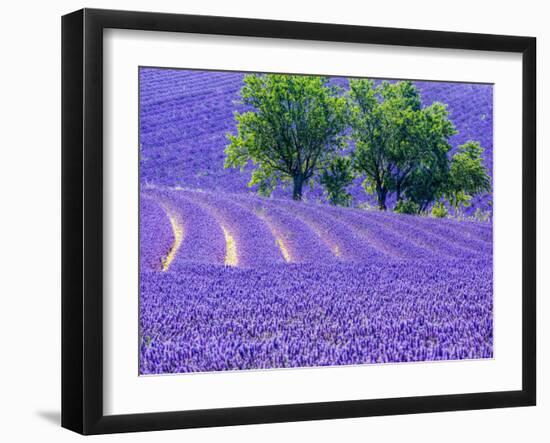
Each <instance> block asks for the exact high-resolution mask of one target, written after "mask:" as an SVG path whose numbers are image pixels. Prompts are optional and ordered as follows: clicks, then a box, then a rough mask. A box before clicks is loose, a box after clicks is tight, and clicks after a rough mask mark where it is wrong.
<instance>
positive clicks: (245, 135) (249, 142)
mask: <svg viewBox="0 0 550 443" xmlns="http://www.w3.org/2000/svg"><path fill="white" fill-rule="evenodd" d="M241 98H242V103H243V104H245V105H247V106H249V107H250V108H251V110H250V111H248V112H244V113H236V114H235V119H236V121H237V134H236V135H233V134H228V138H229V142H230V143H229V145H228V146H227V147H226V149H225V153H226V159H225V167H226V168H229V167H232V168H241V170H242V169H243V168H244V167H245V166H246V165H247V164H249V162H252V164H254V165H256V167H255V169H254V171H253V173H252V176H251V179H250V182H249V183H248V185H249V186H254V185H258V191H259V192H260V193H262V194H264V195H269V194H270V193H271V192H272V191H273V189H274V188H275V187H276V186H277V185H278V184H283V186H284V185H286V184H288V183H292V186H293V191H292V197H293V198H294V199H295V200H301V199H302V190H303V186H304V185H305V184H307V183H308V182H309V180H310V179H311V178H312V177H313V176H314V175H315V174H316V173H318V172H319V171H320V170H322V169H323V168H324V166H325V165H326V164H327V163H328V162H329V161H331V159H332V157H333V155H335V154H336V153H337V152H338V151H339V150H341V148H342V147H343V145H344V137H343V135H342V134H343V130H344V129H345V125H346V99H345V98H344V97H342V96H341V94H340V90H339V89H338V88H336V87H335V86H331V85H330V84H329V82H328V79H327V78H326V77H319V76H303V75H283V74H252V75H247V76H246V77H245V79H244V86H243V88H242V89H241Z"/></svg>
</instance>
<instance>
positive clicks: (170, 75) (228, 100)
mask: <svg viewBox="0 0 550 443" xmlns="http://www.w3.org/2000/svg"><path fill="white" fill-rule="evenodd" d="M242 79H243V74H241V73H233V72H208V71H190V70H176V69H158V68H141V70H140V144H141V146H140V154H141V157H140V158H141V164H140V171H141V181H142V184H147V183H149V184H157V185H167V186H182V187H186V188H198V189H205V190H221V191H224V190H227V189H231V191H232V192H240V193H250V192H251V190H250V188H248V187H247V183H248V180H249V178H250V171H251V168H250V167H249V168H248V169H247V170H246V171H245V172H244V173H241V172H239V171H238V170H233V169H224V167H223V163H224V148H225V146H226V144H227V139H226V133H227V132H235V121H234V112H235V111H243V110H244V108H243V106H242V105H240V104H239V103H238V101H239V91H240V89H241V87H242ZM332 81H333V82H334V83H336V84H338V85H340V86H343V87H345V86H346V83H347V80H346V79H343V78H334V79H333V80H332ZM416 85H417V87H418V88H419V90H420V92H421V94H422V101H423V104H424V105H429V104H431V103H432V102H433V101H441V102H443V103H447V104H448V106H449V112H450V117H451V120H452V121H453V123H454V124H455V126H456V128H457V129H458V131H459V133H458V134H457V135H456V136H454V137H453V138H452V139H451V144H452V145H453V147H455V148H456V146H458V145H460V144H462V143H464V142H466V141H468V140H470V139H473V140H478V141H480V142H481V144H482V146H483V147H484V148H485V154H484V160H485V165H486V166H487V168H488V170H489V172H490V174H491V175H492V158H493V156H492V152H493V89H492V86H491V85H478V84H466V83H443V82H416ZM360 183H361V180H359V179H358V180H357V181H356V183H355V184H354V186H353V188H352V195H353V196H354V198H355V201H356V203H360V202H364V201H368V202H372V201H373V200H372V197H370V196H367V195H366V194H365V192H364V190H363V189H362V187H361V186H360ZM288 194H289V191H283V190H278V191H277V192H276V196H279V197H288ZM305 197H306V198H307V199H308V200H310V201H316V202H323V201H324V198H323V195H322V190H321V189H319V187H316V188H315V189H313V190H307V191H306V194H305ZM490 202H491V197H490V196H488V195H486V196H483V197H481V198H476V199H475V200H474V204H473V206H472V207H471V208H470V209H469V210H468V211H467V212H468V213H472V212H473V211H474V210H475V209H476V208H478V207H479V208H482V209H484V210H490V209H491V204H490Z"/></svg>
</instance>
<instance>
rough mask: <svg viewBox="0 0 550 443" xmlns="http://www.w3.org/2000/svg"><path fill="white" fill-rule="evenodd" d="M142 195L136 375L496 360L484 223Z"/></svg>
mask: <svg viewBox="0 0 550 443" xmlns="http://www.w3.org/2000/svg"><path fill="white" fill-rule="evenodd" d="M141 196H142V197H141V215H140V223H141V226H140V231H141V273H140V276H141V278H140V373H141V374H160V373H180V372H196V371H201V372H202V371H220V370H234V369H262V368H282V367H307V366H324V365H344V364H367V363H380V362H409V361H426V360H450V359H465V358H471V359H474V358H476V359H477V358H490V357H492V355H493V336H492V259H491V257H492V251H491V249H492V247H491V245H492V230H491V226H490V225H488V224H484V223H475V222H456V221H453V220H441V219H430V218H424V217H414V216H407V215H399V214H393V213H381V212H377V211H364V210H358V209H350V208H340V207H330V206H326V205H315V204H309V203H296V202H293V201H288V200H284V199H282V200H277V199H263V198H259V197H256V196H246V195H242V194H222V193H214V192H205V191H196V190H187V189H171V188H165V187H150V188H147V189H145V188H144V189H142V192H141ZM231 252H232V253H233V255H234V256H233V257H232V258H231V257H230V261H229V262H228V256H231ZM168 258H169V259H168Z"/></svg>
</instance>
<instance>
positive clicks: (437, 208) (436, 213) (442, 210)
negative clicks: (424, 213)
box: [432, 202, 449, 218]
mask: <svg viewBox="0 0 550 443" xmlns="http://www.w3.org/2000/svg"><path fill="white" fill-rule="evenodd" d="M447 215H449V212H448V211H447V208H446V207H445V204H444V203H443V202H437V203H436V204H435V205H433V207H432V216H433V217H436V218H445V217H447Z"/></svg>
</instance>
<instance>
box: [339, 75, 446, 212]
mask: <svg viewBox="0 0 550 443" xmlns="http://www.w3.org/2000/svg"><path fill="white" fill-rule="evenodd" d="M349 101H350V103H349V109H350V125H351V128H352V139H353V140H354V141H355V151H354V153H353V154H352V155H353V166H354V169H355V171H356V172H357V173H358V174H359V175H361V176H363V177H364V181H363V185H364V187H365V190H366V191H367V192H369V193H374V194H376V197H377V199H378V206H379V208H380V209H386V198H387V196H388V194H389V193H395V196H396V201H397V202H399V201H401V200H402V199H403V198H408V199H409V200H411V201H415V203H417V204H418V206H419V207H423V206H425V205H426V204H427V203H429V202H431V201H433V200H434V199H435V196H436V195H435V194H437V192H435V191H436V188H437V185H438V183H439V182H441V181H442V180H444V176H445V174H446V172H447V169H448V158H447V153H448V152H449V150H450V149H451V145H450V144H449V142H448V139H449V137H450V136H452V135H453V134H455V133H456V131H455V129H454V126H453V124H452V123H451V121H450V120H449V119H448V116H447V110H446V107H445V105H443V104H441V103H437V102H436V103H433V104H432V105H431V106H428V107H425V108H421V102H420V95H419V93H418V91H417V90H416V88H415V87H414V85H413V84H412V83H411V82H408V81H403V82H396V83H389V82H382V83H381V84H380V85H378V86H377V85H375V83H374V82H373V81H372V80H367V79H358V80H350V94H349Z"/></svg>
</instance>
